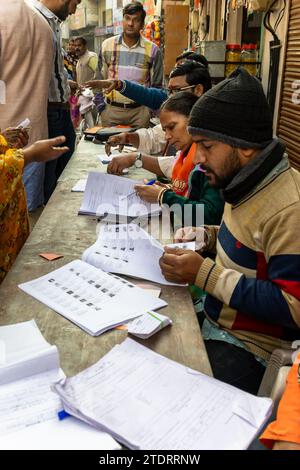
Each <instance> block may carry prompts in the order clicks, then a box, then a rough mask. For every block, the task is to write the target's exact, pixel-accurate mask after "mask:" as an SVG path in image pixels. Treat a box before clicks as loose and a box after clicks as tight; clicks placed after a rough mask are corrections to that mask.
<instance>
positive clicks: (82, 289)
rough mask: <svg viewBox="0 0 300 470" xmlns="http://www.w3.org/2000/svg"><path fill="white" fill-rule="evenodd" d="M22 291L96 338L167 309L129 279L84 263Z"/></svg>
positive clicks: (77, 262)
mask: <svg viewBox="0 0 300 470" xmlns="http://www.w3.org/2000/svg"><path fill="white" fill-rule="evenodd" d="M19 287H20V289H22V290H23V291H24V292H26V293H27V294H29V295H31V296H32V297H34V298H36V299H37V300H39V301H40V302H42V303H44V304H45V305H47V306H48V307H50V308H52V309H53V310H55V311H56V312H58V313H60V314H61V315H63V316H64V317H65V318H67V319H68V320H70V321H72V322H73V323H75V325H77V326H79V327H80V328H82V329H83V330H85V331H86V332H87V333H89V334H90V335H92V336H98V335H100V334H101V333H104V332H105V331H107V330H109V329H111V328H114V327H115V326H118V325H121V324H123V323H126V322H127V321H128V320H131V319H133V318H136V317H138V316H140V315H142V314H144V313H146V312H147V311H149V310H155V309H158V308H161V307H164V306H166V305H167V303H166V302H165V301H164V300H162V299H158V298H155V297H154V296H152V295H151V294H148V292H146V291H145V290H143V289H140V288H139V287H136V286H135V285H134V284H132V283H130V282H128V281H126V280H125V279H122V278H120V277H118V276H116V275H114V274H109V273H106V272H104V271H102V269H99V268H95V267H94V266H91V265H90V264H87V263H85V262H84V261H81V260H75V261H72V262H71V263H69V264H66V265H65V266H63V267H62V268H60V269H57V270H55V271H53V272H51V273H49V274H46V275H45V276H42V277H40V278H38V279H35V280H33V281H30V282H26V283H24V284H20V285H19Z"/></svg>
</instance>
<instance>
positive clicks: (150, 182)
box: [122, 178, 156, 199]
mask: <svg viewBox="0 0 300 470" xmlns="http://www.w3.org/2000/svg"><path fill="white" fill-rule="evenodd" d="M154 183H156V178H154V179H153V180H150V181H148V183H145V184H146V186H152V184H154ZM134 194H136V191H133V193H130V194H127V196H124V197H123V198H122V199H126V198H128V197H130V196H133V195H134Z"/></svg>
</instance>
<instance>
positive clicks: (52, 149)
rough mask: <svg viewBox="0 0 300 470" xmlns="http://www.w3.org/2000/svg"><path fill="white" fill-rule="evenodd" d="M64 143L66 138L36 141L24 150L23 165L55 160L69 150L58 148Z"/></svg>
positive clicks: (67, 148)
mask: <svg viewBox="0 0 300 470" xmlns="http://www.w3.org/2000/svg"><path fill="white" fill-rule="evenodd" d="M65 141H66V138H65V137H64V136H60V137H55V138H54V139H48V140H38V141H37V142H35V143H34V144H32V145H30V147H28V148H27V149H25V150H24V159H25V163H26V164H28V163H31V162H47V161H49V160H56V159H57V158H58V157H60V156H61V155H63V154H64V153H66V152H67V151H68V150H69V147H58V146H59V145H61V144H63V143H64V142H65Z"/></svg>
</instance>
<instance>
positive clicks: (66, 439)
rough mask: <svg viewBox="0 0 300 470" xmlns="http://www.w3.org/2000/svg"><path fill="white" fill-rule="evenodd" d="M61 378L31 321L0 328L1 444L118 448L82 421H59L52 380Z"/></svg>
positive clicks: (5, 446)
mask: <svg viewBox="0 0 300 470" xmlns="http://www.w3.org/2000/svg"><path fill="white" fill-rule="evenodd" d="M63 378H65V375H64V373H63V371H62V370H61V369H60V368H59V356H58V351H57V348H56V346H51V345H50V344H49V343H47V341H45V339H44V338H43V336H42V335H41V333H40V331H39V329H38V327H37V325H36V323H35V322H34V320H32V321H28V322H24V323H18V324H16V325H7V326H2V327H0V403H1V405H0V449H26V450H28V449H98V450H100V449H119V448H120V446H119V445H118V444H117V443H116V441H115V440H114V439H112V438H111V437H110V436H109V435H108V434H106V433H102V432H99V431H97V430H96V429H95V428H93V427H91V426H89V425H88V424H86V423H83V422H82V421H79V420H77V419H75V418H69V419H67V420H64V421H59V419H58V412H59V411H61V410H62V403H61V401H60V399H59V397H58V396H57V394H55V393H54V392H53V391H52V390H51V385H52V384H53V383H54V382H57V380H59V379H63Z"/></svg>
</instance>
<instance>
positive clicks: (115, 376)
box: [54, 339, 272, 450]
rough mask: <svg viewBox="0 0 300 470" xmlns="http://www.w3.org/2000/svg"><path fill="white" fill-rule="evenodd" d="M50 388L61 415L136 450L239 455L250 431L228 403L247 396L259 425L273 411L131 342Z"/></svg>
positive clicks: (267, 404) (263, 402)
mask: <svg viewBox="0 0 300 470" xmlns="http://www.w3.org/2000/svg"><path fill="white" fill-rule="evenodd" d="M54 389H55V390H56V391H57V393H58V394H59V396H60V397H61V399H62V401H63V404H64V408H65V409H66V410H67V411H68V412H70V413H72V414H73V413H74V414H75V415H76V416H78V417H81V419H84V420H87V421H90V422H91V423H93V424H94V425H95V426H97V427H98V428H99V429H102V430H103V429H104V430H109V431H110V433H111V434H112V435H113V436H114V437H116V438H117V439H118V440H119V441H120V442H122V443H124V444H125V445H127V446H129V447H130V448H133V449H136V448H140V449H143V450H150V449H153V450H163V449H164V450H202V449H208V450H216V449H228V450H231V449H245V448H247V447H248V445H249V443H250V442H251V440H252V439H253V437H254V436H255V434H256V432H257V429H256V428H254V427H253V425H252V424H249V423H248V422H247V420H244V419H241V418H240V417H239V416H237V415H236V414H235V413H234V406H235V404H236V403H237V402H242V403H243V405H244V404H245V396H247V400H248V401H249V403H251V408H252V410H255V411H256V412H257V413H258V415H259V416H260V425H261V424H262V423H263V422H264V421H265V420H266V419H267V417H268V416H269V414H270V411H271V408H272V401H271V400H270V399H267V398H259V397H255V396H252V395H250V394H247V393H246V392H243V391H241V390H239V389H237V388H235V387H232V386H231V385H227V384H225V383H222V382H220V381H218V380H216V379H213V378H211V377H208V376H206V375H204V374H193V373H190V371H189V370H188V369H187V368H186V367H184V366H183V365H181V364H178V363H176V362H173V361H171V360H169V359H167V358H165V357H163V356H161V355H159V354H157V353H154V352H153V351H151V350H149V349H148V348H145V347H144V346H141V345H139V344H138V343H136V342H135V341H133V340H130V339H126V340H125V341H124V342H123V343H122V344H121V345H119V346H117V347H115V348H113V349H112V350H111V351H110V352H109V353H108V354H106V356H104V357H103V358H102V359H101V360H100V361H98V362H97V363H96V364H95V365H94V366H92V367H90V368H89V369H86V370H85V371H83V372H81V373H80V374H78V375H77V376H75V377H73V378H71V379H66V380H65V381H61V382H60V383H59V384H56V385H55V387H54ZM87 390H88V393H87Z"/></svg>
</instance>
